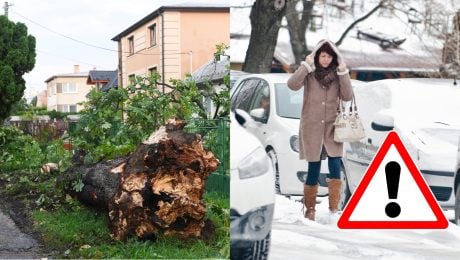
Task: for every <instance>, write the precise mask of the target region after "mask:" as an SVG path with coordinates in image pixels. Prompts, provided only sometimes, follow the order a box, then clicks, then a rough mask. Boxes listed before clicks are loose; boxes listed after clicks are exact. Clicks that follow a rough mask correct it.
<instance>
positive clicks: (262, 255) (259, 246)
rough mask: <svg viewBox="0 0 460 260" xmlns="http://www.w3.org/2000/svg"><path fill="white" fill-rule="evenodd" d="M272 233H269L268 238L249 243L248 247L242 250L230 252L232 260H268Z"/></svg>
mask: <svg viewBox="0 0 460 260" xmlns="http://www.w3.org/2000/svg"><path fill="white" fill-rule="evenodd" d="M270 233H271V232H268V234H267V236H266V237H265V238H264V239H262V240H259V241H255V242H253V243H249V245H248V247H246V248H242V249H240V250H233V251H232V250H230V259H232V260H240V259H244V260H249V259H251V260H253V259H260V260H266V259H268V252H269V250H270Z"/></svg>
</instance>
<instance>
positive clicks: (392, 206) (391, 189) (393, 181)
mask: <svg viewBox="0 0 460 260" xmlns="http://www.w3.org/2000/svg"><path fill="white" fill-rule="evenodd" d="M385 175H386V178H387V189H388V197H389V198H390V199H397V198H398V188H399V176H400V175H401V167H400V166H399V164H398V163H397V162H395V161H391V162H389V163H387V165H386V166H385ZM385 213H386V214H387V216H388V217H390V218H396V217H397V216H399V213H401V207H400V206H399V204H398V203H396V202H390V203H388V204H387V206H386V207H385Z"/></svg>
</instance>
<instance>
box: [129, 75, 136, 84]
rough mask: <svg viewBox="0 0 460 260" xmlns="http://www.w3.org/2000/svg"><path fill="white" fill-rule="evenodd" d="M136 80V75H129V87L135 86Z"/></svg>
mask: <svg viewBox="0 0 460 260" xmlns="http://www.w3.org/2000/svg"><path fill="white" fill-rule="evenodd" d="M135 80H136V75H134V74H131V75H128V85H129V86H130V85H134V81H135Z"/></svg>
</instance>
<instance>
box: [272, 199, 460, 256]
mask: <svg viewBox="0 0 460 260" xmlns="http://www.w3.org/2000/svg"><path fill="white" fill-rule="evenodd" d="M327 204H328V202H327V197H326V198H324V200H323V201H322V202H321V203H320V204H318V205H317V217H316V218H317V219H316V220H317V222H312V221H307V220H305V219H304V218H303V216H302V212H301V210H302V204H301V203H300V202H296V201H293V200H289V199H287V198H285V197H283V196H279V195H277V197H276V206H275V215H274V222H273V228H272V244H271V250H270V257H269V259H271V260H274V259H283V260H286V259H321V260H328V259H385V260H386V259H391V260H396V259H398V260H399V259H403V260H408V259H417V260H423V259H460V227H458V226H456V225H455V224H452V223H449V227H448V228H447V229H439V230H434V229H429V230H421V229H415V230H342V229H339V228H338V227H337V226H336V224H335V223H334V224H332V223H328V222H329V219H328V209H327V207H328V205H327ZM448 217H449V216H448Z"/></svg>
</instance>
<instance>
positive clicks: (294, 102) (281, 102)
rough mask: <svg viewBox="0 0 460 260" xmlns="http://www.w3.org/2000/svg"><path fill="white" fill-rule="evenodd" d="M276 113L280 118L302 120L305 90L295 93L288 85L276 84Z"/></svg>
mask: <svg viewBox="0 0 460 260" xmlns="http://www.w3.org/2000/svg"><path fill="white" fill-rule="evenodd" d="M275 95H276V113H277V114H278V116H280V117H286V118H294V119H300V112H301V110H302V102H303V88H302V89H300V90H298V91H293V90H291V89H289V88H288V86H287V84H286V83H275Z"/></svg>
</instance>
